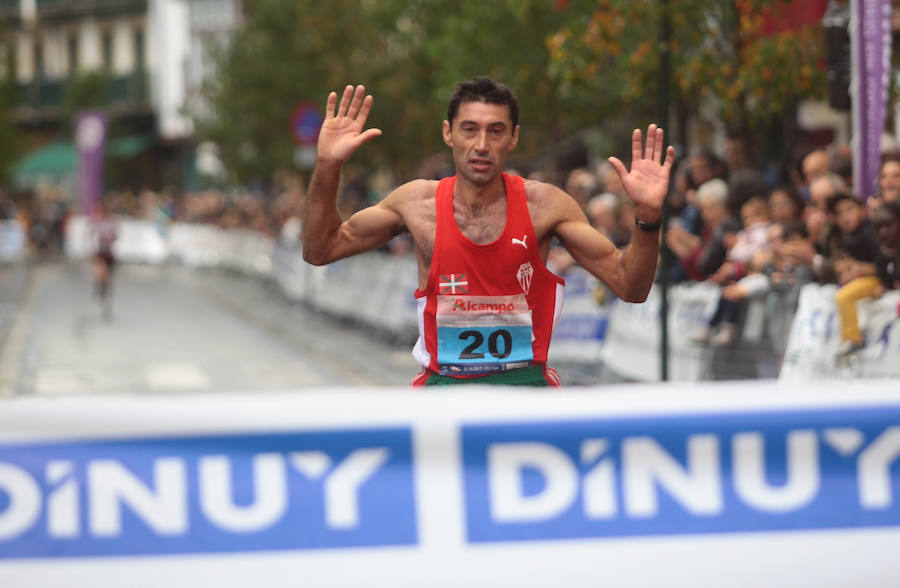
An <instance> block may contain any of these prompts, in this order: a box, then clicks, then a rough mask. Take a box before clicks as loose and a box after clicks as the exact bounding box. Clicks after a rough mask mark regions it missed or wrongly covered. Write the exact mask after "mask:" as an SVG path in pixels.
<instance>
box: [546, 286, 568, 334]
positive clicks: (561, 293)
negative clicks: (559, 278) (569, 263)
mask: <svg viewBox="0 0 900 588" xmlns="http://www.w3.org/2000/svg"><path fill="white" fill-rule="evenodd" d="M548 271H549V270H548ZM565 299H566V285H565V284H560V283H559V282H557V283H556V304H555V305H554V308H553V328H552V329H550V334H551V335H553V333H555V332H556V325H557V324H558V323H559V317H560V316H562V311H563V304H565V301H566V300H565Z"/></svg>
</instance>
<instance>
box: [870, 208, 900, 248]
mask: <svg viewBox="0 0 900 588" xmlns="http://www.w3.org/2000/svg"><path fill="white" fill-rule="evenodd" d="M872 223H873V224H874V225H875V230H876V231H878V240H879V241H880V242H881V244H882V245H883V246H884V247H887V248H888V249H891V250H895V251H896V249H897V248H898V247H900V219H898V218H896V217H894V215H893V214H891V213H890V212H888V210H887V209H885V208H877V209H875V211H874V212H872Z"/></svg>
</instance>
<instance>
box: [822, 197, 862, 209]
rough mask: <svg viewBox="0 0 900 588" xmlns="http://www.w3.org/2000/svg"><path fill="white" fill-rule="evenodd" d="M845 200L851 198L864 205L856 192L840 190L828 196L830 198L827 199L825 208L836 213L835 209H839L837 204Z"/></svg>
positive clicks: (857, 203) (854, 201)
mask: <svg viewBox="0 0 900 588" xmlns="http://www.w3.org/2000/svg"><path fill="white" fill-rule="evenodd" d="M844 200H849V201H850V202H852V203H853V204H855V205H857V206H863V202H862V200H860V199H859V198H857V197H856V196H855V195H854V194H851V193H850V192H838V193H837V194H833V195H831V196H829V197H828V200H826V201H825V209H826V210H827V211H828V212H830V213H831V214H834V211H835V210H837V205H838V204H839V203H841V202H843V201H844Z"/></svg>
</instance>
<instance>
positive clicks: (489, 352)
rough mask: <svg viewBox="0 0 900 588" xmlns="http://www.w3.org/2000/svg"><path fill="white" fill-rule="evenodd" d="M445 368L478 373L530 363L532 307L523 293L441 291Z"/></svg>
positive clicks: (440, 326) (450, 371)
mask: <svg viewBox="0 0 900 588" xmlns="http://www.w3.org/2000/svg"><path fill="white" fill-rule="evenodd" d="M436 318H437V348H438V367H439V369H440V374H441V375H444V376H453V375H478V374H489V373H496V372H504V371H507V370H511V369H516V368H521V367H526V366H528V365H530V364H531V360H532V359H534V353H533V351H532V348H531V341H532V339H533V335H532V324H531V310H530V309H529V308H528V302H527V301H526V300H525V295H524V294H515V295H512V296H452V295H451V296H438V297H437V317H436Z"/></svg>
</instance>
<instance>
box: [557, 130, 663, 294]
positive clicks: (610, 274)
mask: <svg viewBox="0 0 900 588" xmlns="http://www.w3.org/2000/svg"><path fill="white" fill-rule="evenodd" d="M631 152H632V153H631V154H632V161H631V170H630V171H629V170H627V169H626V168H625V165H624V164H623V163H622V162H621V161H620V160H619V159H617V158H615V157H611V158H610V159H609V161H610V163H611V164H612V165H613V167H614V168H615V170H616V171H617V172H618V174H619V178H620V179H621V181H622V185H623V186H624V187H625V190H626V191H627V192H628V197H629V198H631V200H632V202H634V205H635V218H636V219H638V220H639V221H642V222H643V223H645V224H646V225H654V224H657V223H659V221H660V219H661V218H662V204H663V201H664V200H665V198H666V194H667V192H668V189H669V175H670V173H671V170H672V163H673V161H674V159H675V150H674V149H673V148H672V147H668V148H665V147H664V144H663V131H662V129H660V128H658V127H657V126H656V125H650V127H649V128H648V129H647V143H646V146H644V145H643V142H642V140H641V132H640V130H638V129H635V130H634V132H633V133H632V138H631ZM663 154H665V158H664V157H663ZM559 202H562V203H564V204H563V205H562V206H563V207H562V208H561V211H562V215H561V217H560V218H561V222H559V224H558V225H557V226H556V228H555V229H554V230H555V232H556V234H557V235H558V236H559V238H560V239H561V240H562V241H563V244H564V245H565V247H566V248H567V249H568V250H569V252H570V253H571V254H572V257H574V258H575V260H576V261H577V262H578V263H579V264H581V265H582V266H583V267H584V268H585V269H587V270H588V271H589V272H591V273H592V274H593V275H594V276H596V277H597V278H598V279H600V280H603V282H604V283H606V285H607V286H609V287H610V289H611V290H612V291H613V292H615V294H616V296H618V297H619V298H621V299H622V300H625V301H627V302H643V301H644V300H646V299H647V295H648V294H649V293H650V288H651V287H652V286H653V279H654V277H655V276H656V265H657V262H658V260H659V229H658V228H657V229H656V230H651V231H645V230H642V229H640V228H638V229H637V230H635V231H634V234H633V236H632V239H631V242H630V243H629V244H628V247H626V248H625V250H624V251H622V252H621V253H620V252H619V251H618V250H617V249H616V248H615V246H614V245H613V244H612V242H610V240H609V239H607V238H606V237H604V236H603V235H601V234H599V233H598V232H597V231H595V230H594V228H593V227H591V226H590V224H588V222H587V219H586V218H585V216H584V213H583V212H582V211H581V210H580V209H578V210H577V211H576V210H573V209H572V208H571V207H572V206H575V207H576V208H577V204H575V202H574V201H573V200H572V199H571V198H569V199H568V200H560V201H559Z"/></svg>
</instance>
